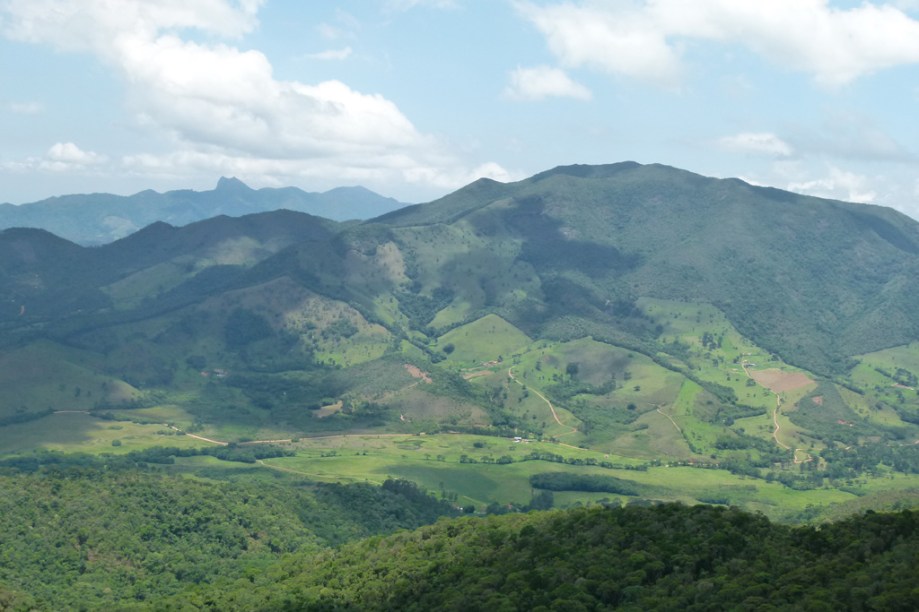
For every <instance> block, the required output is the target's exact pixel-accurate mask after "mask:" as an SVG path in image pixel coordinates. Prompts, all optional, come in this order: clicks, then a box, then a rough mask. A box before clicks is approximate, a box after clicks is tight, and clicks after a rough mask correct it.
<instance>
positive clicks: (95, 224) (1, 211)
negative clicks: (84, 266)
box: [0, 178, 404, 245]
mask: <svg viewBox="0 0 919 612" xmlns="http://www.w3.org/2000/svg"><path fill="white" fill-rule="evenodd" d="M401 206H404V204H402V203H401V202H397V201H396V200H393V199H392V198H384V197H383V196H380V195H377V194H375V193H373V192H372V191H369V190H368V189H364V188H363V187H339V188H336V189H332V190H330V191H327V192H324V193H309V192H305V191H302V190H300V189H297V188H296V187H284V188H264V189H258V190H255V189H251V188H249V187H248V186H247V185H245V184H244V183H243V182H242V181H240V180H238V179H235V178H221V179H220V180H219V181H218V182H217V186H216V188H215V189H213V190H211V191H192V190H188V189H185V190H178V191H169V192H166V193H157V192H155V191H150V190H147V191H142V192H140V193H137V194H134V195H132V196H116V195H111V194H104V193H100V194H87V195H68V196H61V197H55V198H49V199H47V200H42V201H40V202H33V203H31V204H23V205H20V206H14V205H12V204H2V205H0V229H3V228H9V227H34V228H42V229H45V230H48V231H50V232H52V233H54V234H56V235H58V236H61V237H64V238H67V239H68V240H72V241H73V242H77V243H80V244H85V245H98V244H106V243H108V242H112V241H113V240H117V239H118V238H123V237H125V236H128V235H130V234H131V233H133V232H136V231H138V230H139V229H141V228H143V227H145V226H147V225H150V224H152V223H155V222H158V221H161V222H165V223H168V224H170V225H175V226H182V225H187V224H189V223H193V222H195V221H201V220H204V219H208V218H210V217H216V216H218V215H226V216H231V217H238V216H242V215H249V214H254V213H260V212H268V211H273V210H278V209H288V210H293V211H297V212H305V213H309V214H312V215H317V216H321V217H325V218H328V219H334V220H337V221H345V220H348V219H366V218H369V217H374V216H377V215H379V214H381V213H384V212H388V211H390V210H394V209H396V208H399V207H401Z"/></svg>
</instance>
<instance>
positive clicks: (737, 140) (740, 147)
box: [718, 132, 794, 157]
mask: <svg viewBox="0 0 919 612" xmlns="http://www.w3.org/2000/svg"><path fill="white" fill-rule="evenodd" d="M718 144H719V145H720V146H721V147H723V148H725V149H728V150H729V151H735V152H738V153H757V154H764V155H771V156H775V157H788V156H790V155H792V154H793V153H794V149H792V147H791V145H789V144H788V143H787V142H785V141H784V140H782V139H781V138H779V137H778V136H776V135H775V134H771V133H769V132H742V133H740V134H734V135H733V136H725V137H724V138H721V139H719V140H718Z"/></svg>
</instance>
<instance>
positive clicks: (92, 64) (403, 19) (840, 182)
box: [0, 0, 919, 218]
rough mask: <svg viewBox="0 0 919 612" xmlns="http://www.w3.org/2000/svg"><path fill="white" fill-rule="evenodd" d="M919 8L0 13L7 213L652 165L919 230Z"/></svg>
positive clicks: (629, 6) (161, 3) (505, 1)
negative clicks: (767, 188) (907, 219)
mask: <svg viewBox="0 0 919 612" xmlns="http://www.w3.org/2000/svg"><path fill="white" fill-rule="evenodd" d="M917 155H919V0H898V1H893V0H891V1H889V2H851V1H842V0H833V1H829V0H769V1H768V2H765V1H762V0H694V1H693V2H686V1H685V0H568V1H562V0H532V1H524V0H519V1H518V0H379V1H371V0H353V1H347V0H345V1H339V2H318V1H311V2H301V1H294V0H265V1H261V0H235V1H234V0H0V202H4V201H6V202H13V203H23V202H29V201H34V200H38V199H42V198H45V197H49V196H52V195H60V194H64V193H84V192H96V191H104V192H114V193H123V194H129V193H134V192H137V191H140V190H143V189H148V188H152V189H156V190H160V191H163V190H168V189H177V188H192V189H210V188H212V187H213V185H214V184H215V182H216V180H217V178H218V177H220V176H222V175H224V176H237V177H239V178H241V179H242V180H244V181H246V182H247V183H249V184H250V185H252V186H254V187H262V186H282V185H296V186H298V187H301V188H303V189H306V190H309V191H322V190H326V189H329V188H332V187H335V186H340V185H354V184H361V185H364V186H366V187H368V188H371V189H374V190H375V191H378V192H379V193H381V194H384V195H388V196H393V197H396V198H399V199H402V200H405V201H426V200H430V199H434V198H436V197H438V196H440V195H443V194H445V193H448V192H449V191H452V190H453V189H456V188H458V187H460V186H462V185H464V184H466V183H469V182H471V181H472V180H474V179H476V178H478V177H480V176H488V177H491V178H495V179H497V180H502V181H508V180H517V179H521V178H525V177H526V176H529V175H532V174H534V173H536V172H539V171H542V170H546V169H548V168H551V167H554V166H557V165H563V164H573V163H591V164H594V163H612V162H617V161H624V160H635V161H639V162H642V163H664V164H668V165H673V166H677V167H681V168H685V169H688V170H692V171H694V172H698V173H700V174H705V175H709V176H718V177H734V176H736V177H740V178H743V179H745V180H747V181H749V182H752V183H757V184H766V185H773V186H776V187H780V188H783V189H791V190H794V191H799V192H803V193H809V194H814V195H820V196H825V197H834V198H839V199H845V200H853V201H860V202H869V203H875V204H883V205H888V206H892V207H894V208H897V209H898V210H901V211H903V212H905V213H907V214H910V215H912V216H913V217H916V218H919V158H917Z"/></svg>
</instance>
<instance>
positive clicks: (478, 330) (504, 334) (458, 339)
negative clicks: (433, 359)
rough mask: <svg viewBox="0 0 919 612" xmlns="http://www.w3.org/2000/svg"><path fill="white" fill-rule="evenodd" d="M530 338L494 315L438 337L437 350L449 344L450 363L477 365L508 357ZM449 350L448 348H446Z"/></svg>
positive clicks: (523, 345) (524, 345)
mask: <svg viewBox="0 0 919 612" xmlns="http://www.w3.org/2000/svg"><path fill="white" fill-rule="evenodd" d="M530 342H531V340H530V338H529V337H528V336H527V335H526V334H524V333H523V332H522V331H520V330H519V329H517V328H516V327H514V326H513V325H511V324H510V323H508V322H507V321H505V320H504V319H502V318H501V317H499V316H497V315H487V316H485V317H482V318H481V319H478V320H477V321H473V322H472V323H468V324H466V325H463V326H461V327H457V328H456V329H453V330H451V331H449V332H447V333H446V334H444V335H443V336H441V337H440V338H439V339H438V341H437V345H438V346H439V347H440V348H441V349H445V348H446V347H447V346H450V345H452V346H453V349H452V351H451V352H450V353H449V355H448V360H449V362H450V363H456V364H463V365H466V366H477V365H480V364H482V363H483V362H489V361H494V360H497V359H498V358H499V357H509V356H510V355H511V354H512V353H514V352H516V351H519V350H521V349H523V348H524V347H526V346H527V345H528V344H530ZM448 350H449V349H448Z"/></svg>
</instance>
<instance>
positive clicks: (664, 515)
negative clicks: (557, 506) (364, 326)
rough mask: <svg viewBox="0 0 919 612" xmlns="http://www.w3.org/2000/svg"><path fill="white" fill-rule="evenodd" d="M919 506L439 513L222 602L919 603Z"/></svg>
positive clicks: (382, 606)
mask: <svg viewBox="0 0 919 612" xmlns="http://www.w3.org/2000/svg"><path fill="white" fill-rule="evenodd" d="M917 545H919V520H917V516H916V514H915V513H914V512H910V511H903V512H901V513H896V514H867V515H863V516H859V517H853V518H851V519H848V520H846V521H842V522H839V523H835V524H830V525H824V526H821V527H819V528H815V527H797V528H791V527H786V526H782V525H776V524H772V523H770V522H769V521H768V520H766V519H765V518H763V517H762V516H756V515H752V514H748V513H745V512H742V511H739V510H737V509H726V508H714V507H705V506H697V507H692V508H690V507H685V506H681V505H663V506H656V507H627V508H613V509H607V508H600V507H596V508H586V509H576V510H568V511H557V512H536V513H530V514H525V515H509V516H501V517H492V518H489V519H460V520H449V521H442V522H439V523H437V524H436V525H434V526H431V527H422V528H421V529H418V530H416V531H413V532H403V533H399V534H396V535H393V536H389V537H386V538H371V539H369V540H365V541H361V542H357V543H354V544H348V545H346V546H344V547H343V548H342V549H341V550H338V551H332V552H327V553H324V554H323V555H321V556H319V557H317V558H315V559H313V560H310V561H303V560H299V559H291V560H289V561H286V562H285V563H284V564H283V565H282V566H281V568H279V569H275V570H274V571H272V572H270V574H269V575H268V576H267V577H260V578H256V579H255V581H254V586H252V585H244V584H242V583H237V585H236V589H235V590H233V589H227V590H221V591H219V592H214V591H208V592H206V593H205V594H201V595H197V596H194V597H191V598H190V599H189V600H188V601H186V602H184V603H185V604H186V605H187V604H191V606H190V607H192V609H219V610H230V609H236V610H252V609H261V610H341V609H343V610H351V609H353V610H418V611H421V610H482V611H485V610H488V611H493V610H508V611H510V610H611V609H621V610H726V609H742V610H751V609H762V610H771V609H803V610H914V609H916V606H919V589H917V587H916V581H915V567H916V566H917V565H916V564H917V563H919V548H917Z"/></svg>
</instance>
